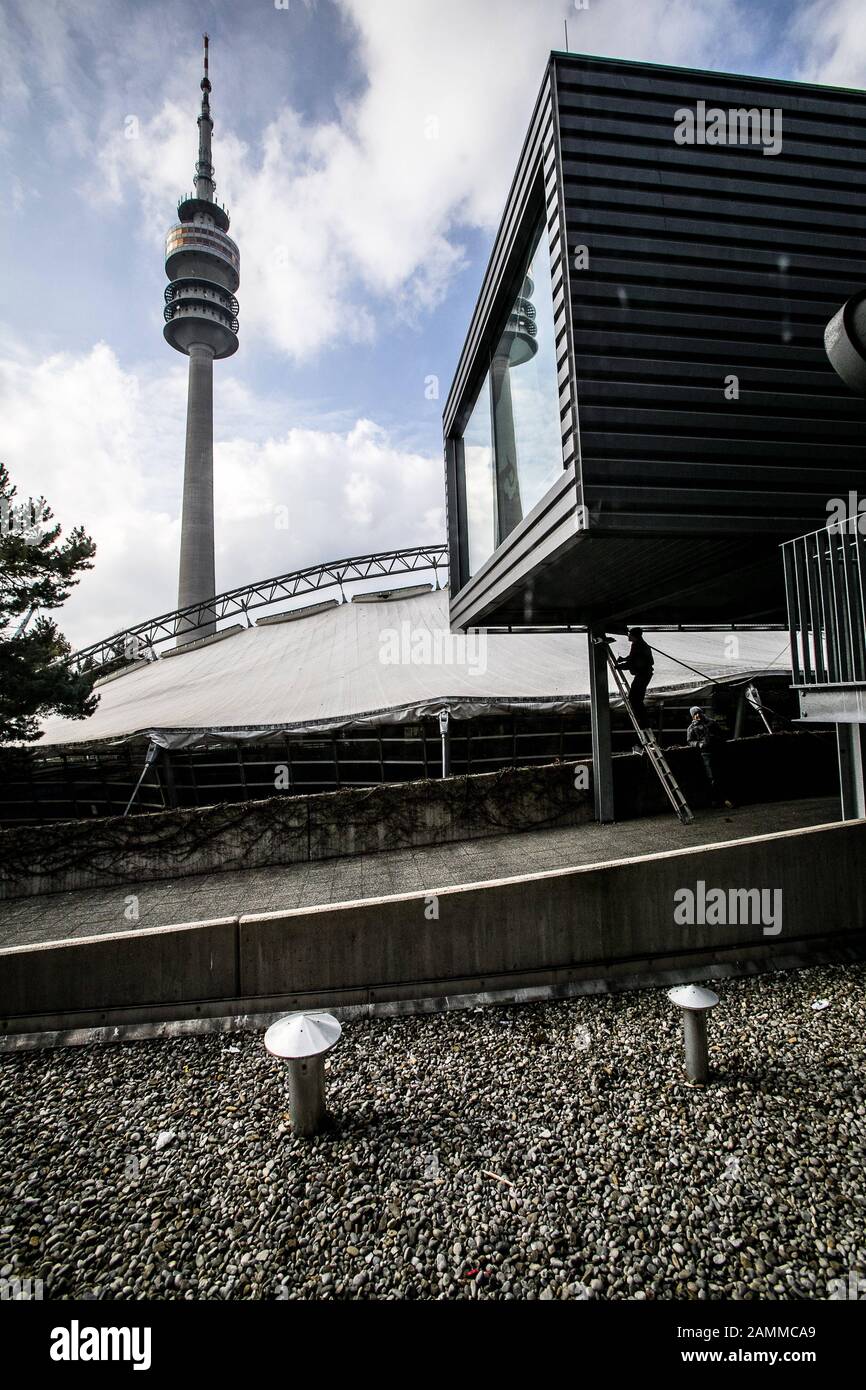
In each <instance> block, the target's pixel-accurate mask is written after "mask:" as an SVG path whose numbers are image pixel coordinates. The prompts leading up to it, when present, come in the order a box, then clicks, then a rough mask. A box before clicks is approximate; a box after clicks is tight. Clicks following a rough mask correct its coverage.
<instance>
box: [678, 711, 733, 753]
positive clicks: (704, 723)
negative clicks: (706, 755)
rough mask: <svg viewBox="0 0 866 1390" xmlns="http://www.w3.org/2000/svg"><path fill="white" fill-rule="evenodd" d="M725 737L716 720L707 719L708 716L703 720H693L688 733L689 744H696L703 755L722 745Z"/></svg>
mask: <svg viewBox="0 0 866 1390" xmlns="http://www.w3.org/2000/svg"><path fill="white" fill-rule="evenodd" d="M724 737H725V736H724V734H723V733H722V731H721V729H720V728H719V726H718V724H717V723H716V721H715V719H707V717H706V715H705V716H704V718H703V719H693V720H692V722H691V724H690V725H689V727H688V732H687V733H686V738H687V740H688V742H689V743H693V744H695V746H696V747H698V748H700V750H701V752H702V753H703V752H705V751H706V750H707V749H710V748H714V747H715V746H716V744H718V743H722V742H723V741H724Z"/></svg>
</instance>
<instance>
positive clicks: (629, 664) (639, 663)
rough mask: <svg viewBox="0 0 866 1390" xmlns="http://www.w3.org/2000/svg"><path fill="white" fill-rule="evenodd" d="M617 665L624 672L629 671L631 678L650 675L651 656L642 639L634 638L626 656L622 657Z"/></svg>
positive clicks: (651, 666) (651, 670)
mask: <svg viewBox="0 0 866 1390" xmlns="http://www.w3.org/2000/svg"><path fill="white" fill-rule="evenodd" d="M619 664H620V666H621V667H622V669H623V670H624V671H631V673H632V675H633V676H651V675H652V672H653V654H652V652H651V650H650V648H649V646H648V645H647V643H646V642H645V641H644V640H643V638H642V637H637V638H635V640H634V641H633V642H632V644H631V646H630V648H629V653H628V656H624V657H623V658H622V660H621V661H620V663H619Z"/></svg>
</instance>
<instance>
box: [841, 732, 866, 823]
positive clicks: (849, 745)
mask: <svg viewBox="0 0 866 1390" xmlns="http://www.w3.org/2000/svg"><path fill="white" fill-rule="evenodd" d="M836 747H837V750H838V754H839V791H840V794H841V797H842V819H843V820H860V819H862V818H863V817H864V816H866V776H864V773H866V725H863V724H837V725H836Z"/></svg>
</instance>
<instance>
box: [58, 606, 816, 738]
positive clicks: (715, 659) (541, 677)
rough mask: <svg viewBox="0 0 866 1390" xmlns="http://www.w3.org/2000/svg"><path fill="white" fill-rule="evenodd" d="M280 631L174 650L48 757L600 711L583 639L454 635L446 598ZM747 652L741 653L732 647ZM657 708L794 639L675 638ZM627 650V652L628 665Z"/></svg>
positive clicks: (667, 644)
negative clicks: (146, 744)
mask: <svg viewBox="0 0 866 1390" xmlns="http://www.w3.org/2000/svg"><path fill="white" fill-rule="evenodd" d="M285 617H286V620H285V621H278V620H276V619H275V618H273V617H272V618H268V619H265V620H263V621H260V623H259V624H258V625H256V626H255V627H251V628H248V629H241V630H237V631H232V632H231V633H230V634H229V635H227V636H225V637H223V638H221V639H218V640H213V639H211V640H210V641H208V642H205V643H203V644H201V645H198V646H190V648H189V649H187V650H182V651H176V649H174V648H173V649H171V659H167V654H166V655H163V656H161V657H160V658H159V659H158V660H156V661H150V662H143V663H141V664H138V665H137V666H135V667H134V668H132V669H129V670H126V671H124V672H122V673H121V674H120V675H118V676H115V677H113V678H110V679H108V680H107V681H106V682H105V683H104V684H103V685H101V686H100V687H99V696H100V700H99V706H98V708H97V710H96V713H95V714H94V715H93V716H92V717H91V718H90V719H85V720H70V719H61V718H51V719H47V720H46V721H45V722H44V724H43V729H44V738H43V739H42V740H41V741H40V743H39V747H40V749H45V748H46V747H52V746H57V745H69V744H85V743H94V742H98V743H106V742H114V741H117V740H125V739H130V738H136V737H138V738H140V737H147V738H150V739H151V740H152V741H153V742H154V743H156V744H158V745H160V746H162V747H166V748H182V747H190V746H193V745H195V744H202V743H205V742H207V743H215V742H233V743H234V742H238V741H247V740H250V741H255V740H265V739H268V738H271V737H274V736H275V735H276V736H279V735H282V734H289V733H305V732H307V733H314V732H316V731H319V730H323V731H324V730H332V729H338V728H343V727H348V726H353V727H358V728H362V727H364V726H368V727H369V726H371V725H376V724H388V723H404V722H415V721H417V720H418V719H421V718H423V717H424V716H425V715H435V714H438V712H439V711H440V710H442V709H448V710H450V711H451V713H452V715H453V716H454V717H455V718H468V717H470V716H473V715H480V714H491V713H500V712H501V713H514V712H519V711H522V712H529V711H538V712H547V713H569V712H571V711H573V710H575V709H583V708H586V706H587V705H588V702H589V663H588V657H587V641H586V636H585V635H584V634H583V633H576V632H556V633H544V632H539V633H532V632H530V633H490V634H487V635H484V634H469V635H468V636H463V635H461V634H451V633H450V632H449V628H448V592H447V590H446V589H438V590H433V589H430V590H429V591H425V592H422V593H419V592H418V589H417V588H413V589H411V590H410V591H408V592H407V594H406V595H405V596H403V597H401V596H400V593H399V591H392V593H391V594H390V595H388V596H381V597H379V596H376V595H369V594H364V595H358V596H356V597H355V599H354V601H353V602H348V603H341V604H333V605H328V604H316V605H313V606H312V607H311V608H309V609H307V610H304V609H299V610H295V612H293V613H291V614H287V615H285ZM733 639H735V640H733ZM647 640H648V641H649V642H650V643H651V644H652V645H653V646H655V645H658V646H659V647H661V648H662V649H663V651H665V652H667V653H670V657H676V658H678V659H679V662H686V663H688V666H692V667H695V668H696V670H697V671H699V672H701V673H702V674H700V675H699V674H695V673H693V672H691V671H689V670H688V669H687V668H686V667H685V666H683V665H681V664H679V662H678V661H677V660H672V659H670V658H669V657H667V656H660V655H656V667H655V678H654V680H653V683H652V685H651V687H650V696H651V697H652V696H655V697H658V696H660V695H663V694H666V693H667V694H673V693H674V692H675V693H676V694H677V695H678V696H681V697H686V696H688V695H690V694H693V695H695V696H697V695H699V694H702V693H704V692H706V691H708V690H709V688H710V686H711V681H710V680H707V679H705V677H711V678H712V680H714V681H724V682H729V681H742V680H743V679H744V678H746V677H748V676H755V677H757V676H760V675H761V674H773V675H783V674H784V673H785V672H786V671H787V669H788V660H789V657H788V643H787V639H786V636H785V634H784V633H782V632H772V631H771V632H767V631H763V632H761V631H739V632H737V633H726V632H663V633H659V634H658V635H657V637H656V636H655V635H653V634H652V633H648V634H647ZM626 650H627V644H626V642H625V639H624V638H623V639H618V640H617V643H616V646H615V651H616V652H617V653H618V654H624V653H625V652H626Z"/></svg>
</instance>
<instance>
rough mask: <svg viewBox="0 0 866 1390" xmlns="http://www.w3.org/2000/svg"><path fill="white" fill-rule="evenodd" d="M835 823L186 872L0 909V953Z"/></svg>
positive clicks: (596, 835)
mask: <svg viewBox="0 0 866 1390" xmlns="http://www.w3.org/2000/svg"><path fill="white" fill-rule="evenodd" d="M839 815H840V807H839V802H838V800H836V799H834V798H821V799H817V798H816V799H812V800H805V801H784V802H775V803H773V804H771V805H766V806H742V807H738V808H737V809H735V810H732V811H703V812H699V813H698V815H697V818H696V820H695V821H694V822H693V824H692V825H680V823H679V821H678V820H676V818H675V817H674V816H672V815H670V816H652V817H647V818H646V819H643V820H633V821H623V822H622V823H621V824H618V825H595V824H589V825H577V826H569V827H566V828H559V829H549V830H531V831H526V832H524V833H522V834H516V835H496V836H491V837H490V838H488V839H483V840H463V841H460V843H458V844H452V845H434V846H430V847H428V848H424V849H401V850H393V851H390V852H387V853H384V854H367V855H358V856H355V857H352V858H344V859H326V860H322V861H319V862H317V863H313V864H291V865H288V866H286V867H283V868H273V869H248V870H242V871H237V872H230V873H210V874H195V875H191V876H190V877H188V878H179V879H171V880H168V879H157V880H154V881H153V882H139V883H132V882H131V883H126V884H117V885H116V886H114V887H111V888H98V889H96V888H89V889H80V890H79V891H77V892H74V893H52V894H50V895H47V896H45V897H38V898H19V899H15V900H13V901H11V902H2V903H0V946H30V945H35V944H37V943H39V942H45V941H61V940H64V939H67V938H69V937H76V936H92V935H95V934H97V933H100V932H116V931H125V930H130V931H134V930H136V929H141V928H142V927H161V926H167V925H169V924H171V923H174V922H198V921H203V920H206V919H207V918H208V917H234V916H239V915H241V914H242V913H245V912H273V911H276V910H277V909H279V908H293V907H312V906H315V905H316V904H319V903H337V902H351V901H352V900H354V899H357V898H373V897H379V896H382V895H385V894H388V893H411V892H415V891H418V890H420V889H435V888H447V887H450V886H451V885H453V884H458V883H478V882H483V881H485V880H487V879H497V878H510V877H513V876H514V875H517V874H527V873H538V872H543V871H544V870H546V869H562V868H567V867H570V866H573V865H577V864H599V863H604V862H606V861H609V860H611V859H624V858H627V857H629V856H630V855H635V854H652V853H654V852H656V851H659V850H664V849H682V848H686V847H687V846H690V845H706V844H715V843H718V842H719V841H723V840H737V839H740V838H743V837H746V836H749V835H763V834H769V833H771V832H772V831H776V830H793V829H795V828H797V827H798V826H806V825H821V824H822V823H824V822H826V821H833V820H838V819H839ZM133 895H134V897H135V898H137V908H138V918H137V920H135V919H134V920H132V921H130V920H129V919H128V917H127V915H126V914H127V913H128V912H129V911H130V910H131V904H130V901H129V900H130V897H132V896H133Z"/></svg>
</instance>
